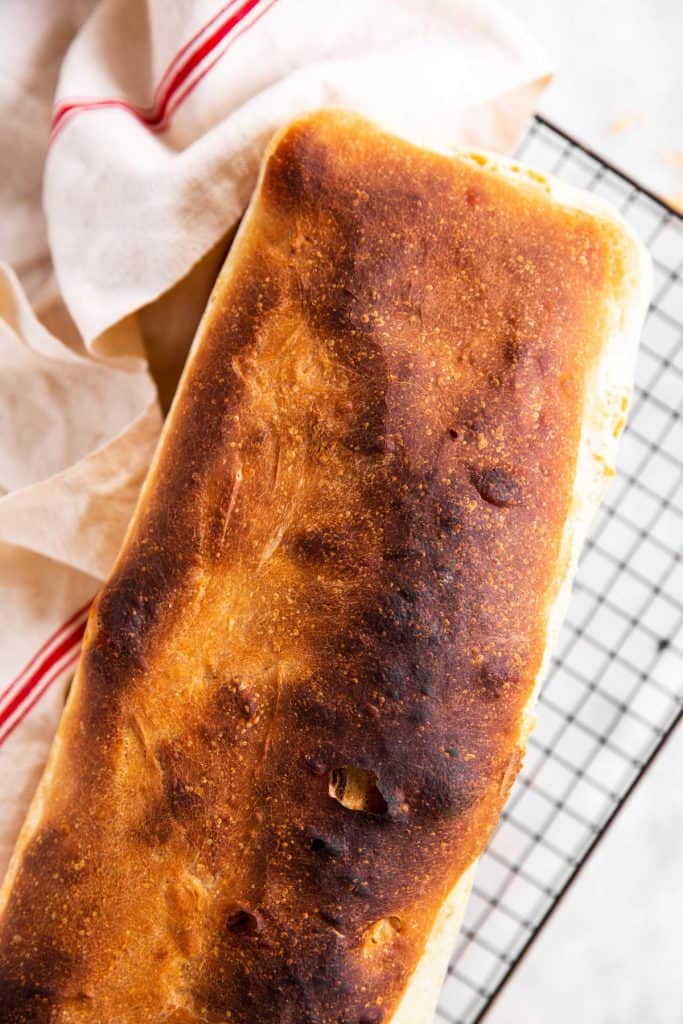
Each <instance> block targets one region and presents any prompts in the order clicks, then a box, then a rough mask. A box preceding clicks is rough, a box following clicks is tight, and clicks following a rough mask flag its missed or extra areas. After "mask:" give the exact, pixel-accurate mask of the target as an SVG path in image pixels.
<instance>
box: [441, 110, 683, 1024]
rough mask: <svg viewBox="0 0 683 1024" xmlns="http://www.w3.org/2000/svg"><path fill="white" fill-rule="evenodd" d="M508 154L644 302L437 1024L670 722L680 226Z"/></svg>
mask: <svg viewBox="0 0 683 1024" xmlns="http://www.w3.org/2000/svg"><path fill="white" fill-rule="evenodd" d="M518 156H519V158H520V159H521V160H523V161H524V162H525V163H528V164H529V165H530V166H532V167H536V168H538V169H539V170H543V171H547V172H550V173H552V174H555V175H557V176H558V177H559V178H562V179H563V180H565V181H567V182H569V183H571V184H574V185H578V186H580V187H582V188H586V189H589V190H590V191H592V192H595V193H596V194H598V195H601V196H604V197H605V198H607V199H609V200H611V201H612V203H613V204H614V205H616V206H617V207H618V208H619V209H620V210H621V211H622V213H623V215H624V217H625V218H626V220H627V221H628V222H629V223H631V224H632V225H633V227H634V228H635V229H636V231H637V232H638V234H639V236H640V238H642V239H643V241H644V242H645V243H646V244H647V246H648V248H649V250H650V253H651V255H652V258H653V262H654V268H655V288H654V295H653V299H652V303H651V305H650V309H649V313H648V317H647V321H646V324H645V329H644V333H643V337H642V344H641V348H640V357H639V362H638V368H637V372H636V387H635V393H634V396H633V402H632V406H631V412H630V417H629V423H628V426H627V428H626V431H625V434H624V437H623V439H622V443H621V448H620V452H619V459H618V465H617V475H616V479H615V480H614V482H613V484H612V487H611V489H610V491H609V494H608V496H607V499H606V501H605V503H604V505H603V507H602V509H601V511H600V513H599V515H598V517H597V519H596V521H595V523H594V525H593V529H592V532H591V535H590V538H589V540H588V543H587V545H586V547H585V550H584V554H583V557H582V560H581V563H580V566H579V571H578V575H577V579H576V583H575V586H574V591H573V596H572V600H571V604H570V608H569V612H568V616H567V621H566V623H565V626H564V629H563V631H562V633H561V635H560V638H559V642H558V644H557V648H556V651H555V656H554V658H553V663H552V669H551V671H550V673H549V675H548V678H547V680H546V682H545V684H544V686H543V690H542V692H541V695H540V701H539V707H538V725H537V727H536V731H535V733H534V734H533V736H532V737H531V740H530V743H529V747H528V751H527V756H526V762H525V765H524V769H523V771H522V773H521V775H520V778H519V780H518V782H517V784H516V786H515V789H514V790H513V793H512V795H511V798H510V801H509V803H508V805H507V808H506V810H505V812H504V813H503V817H502V820H501V822H500V825H499V827H498V829H497V831H496V832H495V834H494V836H493V838H492V840H491V843H490V845H489V848H488V850H487V851H486V853H485V854H484V856H483V857H482V859H481V861H480V864H479V867H478V870H477V875H476V879H475V885H474V890H473V893H472V897H471V900H470V903H469V906H468V911H467V915H466V918H465V923H464V927H463V929H462V932H461V935H460V938H459V941H458V946H457V948H456V950H455V953H454V955H453V958H452V960H451V964H450V966H449V969H448V975H447V978H446V982H445V984H444V988H443V991H442V993H441V999H440V1002H439V1008H438V1011H437V1015H436V1024H479V1022H480V1021H483V1020H484V1019H485V1017H486V1014H487V1012H488V1010H489V1008H490V1007H491V1004H492V1002H493V1000H494V999H495V997H496V996H497V995H498V993H499V992H500V990H501V989H502V987H503V985H504V984H505V983H506V981H507V980H508V979H509V978H510V976H511V974H512V972H513V971H514V970H515V968H516V966H517V965H518V964H519V962H520V960H521V958H522V957H523V956H524V954H525V953H526V951H527V950H528V949H529V947H530V945H531V943H532V942H534V940H535V939H536V938H537V937H538V935H539V933H540V932H541V930H542V929H543V926H544V924H545V923H546V921H547V920H548V918H549V916H550V915H551V914H552V912H553V911H554V909H555V908H556V907H557V906H558V904H559V903H560V901H561V900H562V899H564V898H565V897H566V895H567V892H568V891H569V889H570V886H571V884H572V882H573V880H574V879H575V878H576V876H577V874H578V872H579V871H580V869H581V867H582V866H583V865H584V864H585V862H586V860H587V858H588V857H589V856H590V854H591V852H592V851H593V850H594V849H595V847H596V845H597V844H598V843H599V842H600V840H601V839H602V838H603V837H604V836H605V834H606V833H607V831H608V829H609V826H610V824H611V822H612V821H613V820H614V817H615V816H616V814H617V813H618V812H619V809H620V808H621V807H622V806H623V805H624V803H625V802H626V800H627V799H628V797H629V796H630V794H631V792H632V791H633V789H634V788H635V787H636V785H637V784H638V782H639V781H640V779H641V778H642V777H643V775H644V773H645V772H646V771H647V768H648V766H649V765H650V763H651V762H652V760H653V758H654V757H655V756H656V754H657V753H658V751H659V750H660V749H661V747H662V744H663V743H664V742H665V740H666V739H667V737H669V736H670V735H671V734H672V732H673V730H674V729H675V727H676V725H677V723H678V722H679V721H680V719H681V716H682V708H683V565H682V554H683V217H681V216H680V214H678V213H677V212H676V211H674V210H673V209H671V208H669V207H668V206H667V205H666V204H665V203H663V202H662V201H661V200H660V199H658V198H657V197H656V196H655V195H653V194H652V193H650V192H648V191H647V190H646V189H644V188H642V187H641V186H640V185H639V184H638V183H637V182H635V181H633V180H632V179H630V178H629V177H628V176H626V175H625V174H623V173H621V172H620V171H618V170H617V169H616V168H614V167H612V166H611V165H610V164H608V163H606V162H605V161H604V160H603V159H601V158H600V157H599V156H598V155H597V154H595V153H593V152H592V151H591V150H589V149H587V148H586V147H585V146H584V145H582V144H581V143H580V142H578V141H577V140H576V139H573V138H572V137H570V136H569V135H567V134H566V133H565V132H564V131H562V130H561V129H559V128H558V127H557V126H556V125H553V124H552V123H551V122H549V121H547V120H546V119H544V118H540V117H538V118H536V119H535V121H534V122H533V124H532V126H531V128H530V130H529V132H528V133H527V135H526V137H525V138H524V140H523V141H522V144H521V146H520V148H519V151H518Z"/></svg>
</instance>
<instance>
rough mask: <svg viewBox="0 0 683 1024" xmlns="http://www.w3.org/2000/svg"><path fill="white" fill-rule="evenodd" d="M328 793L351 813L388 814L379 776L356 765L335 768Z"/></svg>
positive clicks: (331, 774) (331, 775)
mask: <svg viewBox="0 0 683 1024" xmlns="http://www.w3.org/2000/svg"><path fill="white" fill-rule="evenodd" d="M328 793H329V795H330V796H331V797H332V798H333V799H334V800H336V801H337V802H338V803H340V804H341V805H342V807H346V808H348V810H350V811H366V812H367V813H368V814H386V813H387V810H388V804H387V802H386V800H385V799H384V797H383V796H382V792H381V790H380V788H379V785H378V781H377V776H376V775H375V773H374V772H371V771H368V769H367V768H359V767H358V766H354V765H345V766H344V767H342V768H333V769H332V771H331V772H330V776H329V786H328Z"/></svg>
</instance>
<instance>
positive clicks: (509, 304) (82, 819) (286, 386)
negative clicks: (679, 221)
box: [0, 112, 635, 1024]
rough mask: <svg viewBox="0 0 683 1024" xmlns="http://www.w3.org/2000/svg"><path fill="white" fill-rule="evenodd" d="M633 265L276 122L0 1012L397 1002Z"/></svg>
mask: <svg viewBox="0 0 683 1024" xmlns="http://www.w3.org/2000/svg"><path fill="white" fill-rule="evenodd" d="M634 267H635V256H634V252H633V246H632V243H631V242H630V240H629V239H628V238H627V237H625V236H624V235H623V234H622V233H620V231H619V229H618V228H617V227H616V226H615V225H614V224H613V223H610V222H609V221H605V220H601V219H600V218H596V217H594V216H592V215H590V214H588V213H585V212H582V211H580V210H576V209H574V210H573V209H570V208H568V207H565V206H562V205H560V204H557V203H554V202H553V201H552V199H551V198H550V197H548V196H547V195H546V194H545V193H544V192H543V190H540V189H539V188H537V187H536V188H535V187H532V185H531V184H530V183H525V182H524V181H523V180H520V181H519V182H512V181H510V180H508V179H506V178H505V176H503V175H499V174H496V173H495V171H492V170H490V169H487V167H486V166H482V165H480V164H479V163H477V162H474V161H472V160H469V159H467V158H464V157H463V158H458V157H456V158H449V157H445V156H442V155H439V154H436V153H430V152H426V151H424V150H419V149H417V148H415V147H412V146H410V145H408V144H407V143H404V142H402V141H400V140H398V139H396V138H394V137H392V136H388V135H385V134H383V133H381V132H379V131H378V130H376V129H374V128H372V127H371V126H370V125H368V124H367V123H366V122H363V121H362V120H360V119H358V118H355V117H352V116H350V115H346V114H343V113H340V112H322V113H319V114H316V115H311V116H310V117H308V118H304V119H302V120H301V121H299V122H296V123H295V124H293V125H292V126H290V127H289V128H287V129H286V130H284V131H283V132H282V133H281V134H280V135H279V136H278V137H277V138H276V140H274V142H273V143H272V144H271V147H270V149H269V151H268V154H267V158H266V161H265V164H264V169H263V172H262V177H261V180H260V184H259V188H258V189H257V192H256V194H255V198H254V200H253V201H252V204H251V207H250V209H249V211H248V213H247V215H246V217H245V220H244V223H243V225H242V228H241V229H240V232H239V234H238V237H237V239H236V242H235V244H234V246H233V249H232V251H231V254H230V256H229V259H228V262H227V264H226V267H225V268H224V270H223V272H222V274H221V276H220V278H219V280H218V283H217V285H216V288H215V290H214V294H213V296H212V299H211V301H210V304H209V307H208V309H207V313H206V315H205V317H204V320H203V322H202V325H201V327H200V330H199V335H198V341H197V343H196V344H195V346H194V348H193V353H192V355H191V358H190V361H189V364H188V368H187V371H186V373H185V376H184V379H183V382H182V384H181V387H180V389H179V393H178V396H177V399H176V401H175V403H174V407H173V410H172V412H171V414H170V420H169V423H168V425H167V427H166V430H165V433H164V438H163V441H162V445H161V447H160V450H159V453H158V455H157V458H156V460H155V464H154V466H153V468H152V471H151V475H150V478H149V480H148V484H147V485H146V487H145V491H144V493H143V496H142V498H141V501H140V505H139V508H138V511H137V514H136V517H135V519H134V522H133V525H132V527H131V530H130V532H129V535H128V537H127V540H126V544H125V545H124V550H123V552H122V554H121V556H120V558H119V561H118V563H117V566H116V567H115V570H114V573H113V575H112V578H111V580H110V581H109V583H108V584H107V586H106V587H105V589H104V591H103V592H102V594H101V595H100V598H99V600H98V602H97V604H96V606H95V608H94V611H93V613H92V617H91V621H90V625H89V628H88V633H87V638H86V643H85V647H84V653H83V657H82V663H81V666H80V669H79V673H78V677H77V680H76V682H75V684H74V686H73V688H72V692H71V694H70V698H69V703H68V707H67V711H66V713H65V716H64V720H63V723H62V725H61V727H60V735H59V739H58V746H57V747H56V749H55V752H54V753H53V755H52V758H51V762H50V765H49V767H48V770H47V773H46V777H45V779H44V781H43V784H42V790H41V794H40V797H39V799H40V808H41V809H40V813H39V814H36V815H34V818H33V820H32V821H31V820H30V823H29V825H28V826H27V829H26V830H25V831H24V833H23V835H22V838H21V840H20V844H19V853H18V855H17V858H15V861H14V863H13V866H12V868H11V870H10V875H9V876H8V878H9V881H8V884H7V887H6V903H5V907H4V911H3V914H2V918H1V920H0V1007H2V1009H0V1021H2V1022H3V1024H15V1022H16V1024H28V1022H29V1021H30V1022H31V1024H41V1022H43V1021H45V1022H46V1024H47V1022H52V1021H60V1022H68V1024H71V1022H79V1024H80V1022H83V1024H96V1022H97V1024H99V1022H101V1021H104V1020H109V1019H116V1020H117V1021H118V1022H119V1024H126V1022H131V1024H132V1022H133V1021H139V1020H141V1019H144V1020H149V1021H159V1022H161V1021H175V1022H176V1024H179V1022H181V1021H182V1022H184V1024H190V1022H192V1021H207V1022H212V1024H213V1022H219V1021H220V1022H224V1021H226V1020H227V1021H231V1022H234V1024H252V1022H253V1021H254V1020H255V1019H259V1020H263V1021H268V1022H269V1024H294V1022H296V1024H341V1022H342V1021H345V1022H352V1024H362V1022H365V1024H380V1022H382V1021H386V1022H388V1021H389V1020H390V1019H391V1016H392V1014H393V1012H394V1010H395V1008H396V1006H397V1005H398V1003H399V1001H400V998H401V994H402V993H403V991H404V989H405V986H406V984H407V981H408V979H409V978H410V977H411V974H412V973H413V972H414V970H415V967H416V964H417V963H418V962H419V959H420V956H421V953H422V951H423V949H424V947H425V942H426V941H427V937H428V935H429V933H430V929H431V928H432V926H433V924H434V921H435V919H436V917H437V914H438V911H439V908H440V907H441V906H442V904H443V903H444V901H445V900H446V898H447V896H448V894H449V892H451V891H452V890H453V887H454V886H455V884H456V883H457V881H458V879H460V878H463V877H464V876H465V874H466V872H468V869H469V868H470V866H471V865H472V863H473V861H474V860H475V859H476V858H477V856H478V855H479V854H480V853H481V851H482V849H483V847H484V845H485V843H486V841H487V839H488V837H489V835H490V832H491V830H492V828H493V827H494V825H495V823H496V821H497V819H498V816H499V814H500V811H501V809H502V806H503V804H504V802H505V799H506V797H507V793H508V791H509V788H510V786H511V784H512V781H513V779H514V776H515V775H516V772H517V771H518V769H519V765H520V764H521V756H522V754H521V749H520V732H521V729H522V719H523V711H524V708H525V706H526V705H527V703H528V700H529V697H530V694H531V693H532V691H533V688H534V683H535V680H536V677H537V675H538V673H539V670H540V667H541V663H542V660H543V656H544V650H545V642H546V631H547V625H548V614H549V609H550V607H551V605H552V603H553V601H554V599H555V597H556V593H557V588H558V583H559V580H560V578H561V575H562V571H563V566H562V565H561V564H560V562H561V558H562V552H561V542H562V535H563V529H564V525H565V521H566V519H567V516H568V514H569V509H570V505H571V501H572V488H573V484H574V477H575V471H576V460H577V453H578V449H579V442H580V436H581V422H582V417H583V415H584V403H585V400H586V392H587V387H588V381H589V379H590V376H591V374H592V373H593V372H594V371H595V367H596V365H597V361H598V360H599V357H600V353H601V350H602V347H603V346H604V344H605V343H606V339H607V337H608V335H609V332H610V330H611V328H612V321H611V317H612V315H613V311H614V308H615V305H616V306H618V304H619V303H620V302H621V301H622V300H623V296H624V294H625V293H626V291H627V290H628V288H629V287H630V286H631V285H632V282H633V276H634V274H635V270H634ZM335 772H336V773H337V774H336V775H334V773H335ZM343 772H346V773H347V777H348V778H351V779H353V780H355V785H356V786H358V787H361V790H362V786H364V785H365V786H366V787H367V786H371V787H372V792H370V794H369V795H367V793H366V795H365V797H363V793H362V792H361V790H359V794H357V795H356V796H354V797H353V799H352V798H350V797H349V798H347V799H346V801H344V800H343V799H334V798H332V797H331V795H330V779H331V778H334V779H336V780H338V779H339V778H341V777H342V775H341V774H340V773H343ZM368 780H370V782H368ZM364 799H365V803H364V802H363V801H364Z"/></svg>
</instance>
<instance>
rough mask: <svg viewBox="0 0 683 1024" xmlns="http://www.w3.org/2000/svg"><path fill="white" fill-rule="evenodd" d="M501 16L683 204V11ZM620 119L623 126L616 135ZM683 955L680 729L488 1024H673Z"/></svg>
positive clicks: (629, 2)
mask: <svg viewBox="0 0 683 1024" xmlns="http://www.w3.org/2000/svg"><path fill="white" fill-rule="evenodd" d="M507 6H508V7H509V8H510V9H511V10H514V11H515V12H516V13H517V14H518V15H519V16H520V17H522V18H523V19H524V21H525V22H526V23H527V25H528V26H529V27H530V28H531V29H532V30H533V31H534V33H535V34H536V36H537V38H538V39H539V40H540V41H541V42H542V43H544V44H545V45H546V47H547V48H548V50H549V51H550V52H551V54H552V55H553V57H554V59H555V61H556V63H557V68H558V71H557V77H556V80H555V82H554V84H553V85H552V87H551V88H550V90H549V91H548V93H547V94H546V97H545V99H544V101H543V104H542V108H541V109H542V112H543V113H545V114H546V115H547V116H548V117H550V118H552V119H553V120H555V121H556V122H557V123H558V124H560V125H561V126H563V127H564V128H566V129H567V130H568V131H570V132H572V133H573V134H575V135H577V136H579V137H580V138H582V139H583V140H585V141H586V142H587V143H589V144H590V145H591V146H593V148H595V149H596V150H597V151H598V152H600V153H602V154H603V155H604V156H606V157H607V158H608V159H610V160H612V161H613V162H615V163H616V164H617V165H619V166H620V167H622V168H623V169H624V170H625V171H627V172H628V173H629V174H631V175H633V176H634V177H636V178H637V179H639V180H640V181H642V182H643V184H645V185H647V186H649V187H650V188H652V189H654V190H656V191H658V192H660V193H663V194H665V195H675V194H679V195H680V201H681V202H682V203H683V118H681V109H683V72H682V70H681V68H682V67H683V65H682V64H681V56H680V54H681V48H682V45H683V3H681V2H680V0H572V2H571V3H569V2H567V0H508V4H507ZM619 122H624V123H625V124H624V127H623V129H622V130H621V131H618V132H615V131H614V130H613V129H614V127H615V126H618V123H619ZM667 157H668V160H667ZM676 160H678V161H679V162H678V163H677V162H676ZM671 161H673V162H671ZM681 397H682V401H683V396H681ZM682 540H683V538H682ZM682 951H683V732H681V730H680V729H679V731H678V733H677V734H676V735H674V736H672V737H671V739H670V740H669V743H668V744H667V746H666V748H665V749H664V751H662V753H661V755H660V757H659V758H658V760H657V762H656V763H655V765H654V766H653V767H652V768H651V770H650V771H649V773H648V774H647V776H646V778H645V779H644V781H643V782H642V783H641V785H640V787H639V789H638V790H637V792H636V793H635V794H634V796H633V797H632V799H631V800H630V801H629V803H628V805H627V806H626V807H625V808H624V809H623V810H622V812H621V815H620V817H619V818H618V819H617V821H616V822H615V824H614V825H613V827H612V829H611V830H610V832H609V834H608V835H607V836H606V837H605V838H604V840H603V842H602V843H601V845H600V847H599V848H598V849H597V850H596V852H595V855H594V856H593V858H592V859H591V861H590V862H589V863H588V864H587V866H586V867H585V869H584V871H583V872H582V874H581V876H580V877H579V879H578V880H577V881H576V882H575V884H574V887H573V888H572V890H571V894H570V895H568V897H567V898H566V899H565V900H564V901H563V902H562V904H561V905H560V907H559V909H558V910H557V911H556V913H555V915H554V917H553V919H552V920H551V922H550V923H549V924H548V925H547V926H546V928H545V930H544V931H543V933H542V935H541V936H540V937H539V938H538V939H537V941H536V944H535V946H534V947H533V948H532V950H531V952H530V953H529V954H528V956H527V958H526V959H525V960H524V961H523V962H522V964H521V965H520V966H519V968H518V970H517V972H516V973H515V974H514V976H513V977H512V979H511V980H510V982H509V983H508V985H507V987H506V989H505V990H504V992H503V994H502V995H501V996H500V997H499V999H498V1001H497V1002H496V1004H495V1006H494V1007H493V1008H492V1009H491V1011H490V1012H489V1014H488V1015H487V1017H486V1024H564V1022H567V1024H569V1022H571V1024H575V1022H576V1021H577V1020H582V1021H586V1022H587V1024H588V1022H590V1024H680V1022H683V968H681V954H682Z"/></svg>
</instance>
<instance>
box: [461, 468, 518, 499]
mask: <svg viewBox="0 0 683 1024" xmlns="http://www.w3.org/2000/svg"><path fill="white" fill-rule="evenodd" d="M470 479H471V480H472V483H473V484H474V486H475V487H476V489H477V491H478V492H479V494H480V496H481V497H482V498H483V500H484V501H487V502H488V503H489V504H490V505H495V506H496V507H497V508H510V507H511V506H512V505H521V504H522V500H523V493H522V488H521V487H520V485H519V484H518V483H517V481H516V480H514V479H513V478H512V477H511V476H510V474H509V473H508V472H507V471H506V470H504V469H500V468H494V469H484V470H482V471H481V472H479V471H477V470H472V472H471V474H470Z"/></svg>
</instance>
